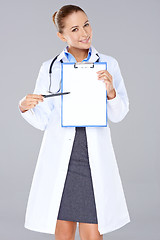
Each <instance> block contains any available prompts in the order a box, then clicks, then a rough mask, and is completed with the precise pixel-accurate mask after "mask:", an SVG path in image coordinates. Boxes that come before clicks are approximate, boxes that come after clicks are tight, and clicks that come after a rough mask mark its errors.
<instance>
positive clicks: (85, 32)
mask: <svg viewBox="0 0 160 240" xmlns="http://www.w3.org/2000/svg"><path fill="white" fill-rule="evenodd" d="M81 34H82V35H83V36H85V37H87V36H88V34H87V31H86V30H85V29H84V28H82V30H81Z"/></svg>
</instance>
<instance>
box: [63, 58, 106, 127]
mask: <svg viewBox="0 0 160 240" xmlns="http://www.w3.org/2000/svg"><path fill="white" fill-rule="evenodd" d="M61 64H62V65H61V81H62V89H61V90H62V92H70V94H67V95H62V96H61V126H62V127H107V90H106V86H105V83H104V82H103V81H102V80H98V74H97V73H96V72H97V71H99V70H107V63H106V62H76V63H74V62H69V63H68V62H63V63H61Z"/></svg>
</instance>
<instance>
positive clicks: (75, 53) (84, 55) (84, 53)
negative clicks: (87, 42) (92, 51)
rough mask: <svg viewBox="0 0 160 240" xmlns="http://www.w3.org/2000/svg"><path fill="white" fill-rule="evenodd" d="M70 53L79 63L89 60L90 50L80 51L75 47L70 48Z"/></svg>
mask: <svg viewBox="0 0 160 240" xmlns="http://www.w3.org/2000/svg"><path fill="white" fill-rule="evenodd" d="M68 52H69V53H71V54H72V55H73V56H74V57H75V59H76V61H77V62H81V61H83V60H84V59H85V58H87V56H88V52H89V49H79V48H74V47H68Z"/></svg>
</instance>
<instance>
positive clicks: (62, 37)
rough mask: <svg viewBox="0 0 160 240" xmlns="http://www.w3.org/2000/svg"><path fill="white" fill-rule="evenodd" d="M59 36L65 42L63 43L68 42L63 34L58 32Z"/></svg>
mask: <svg viewBox="0 0 160 240" xmlns="http://www.w3.org/2000/svg"><path fill="white" fill-rule="evenodd" d="M57 36H58V37H59V38H60V39H61V40H62V41H63V42H67V40H66V38H65V37H64V36H63V34H61V33H60V32H57Z"/></svg>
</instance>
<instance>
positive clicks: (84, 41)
mask: <svg viewBox="0 0 160 240" xmlns="http://www.w3.org/2000/svg"><path fill="white" fill-rule="evenodd" d="M89 39H90V37H88V38H87V39H84V40H82V41H80V42H82V43H88V41H89Z"/></svg>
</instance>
